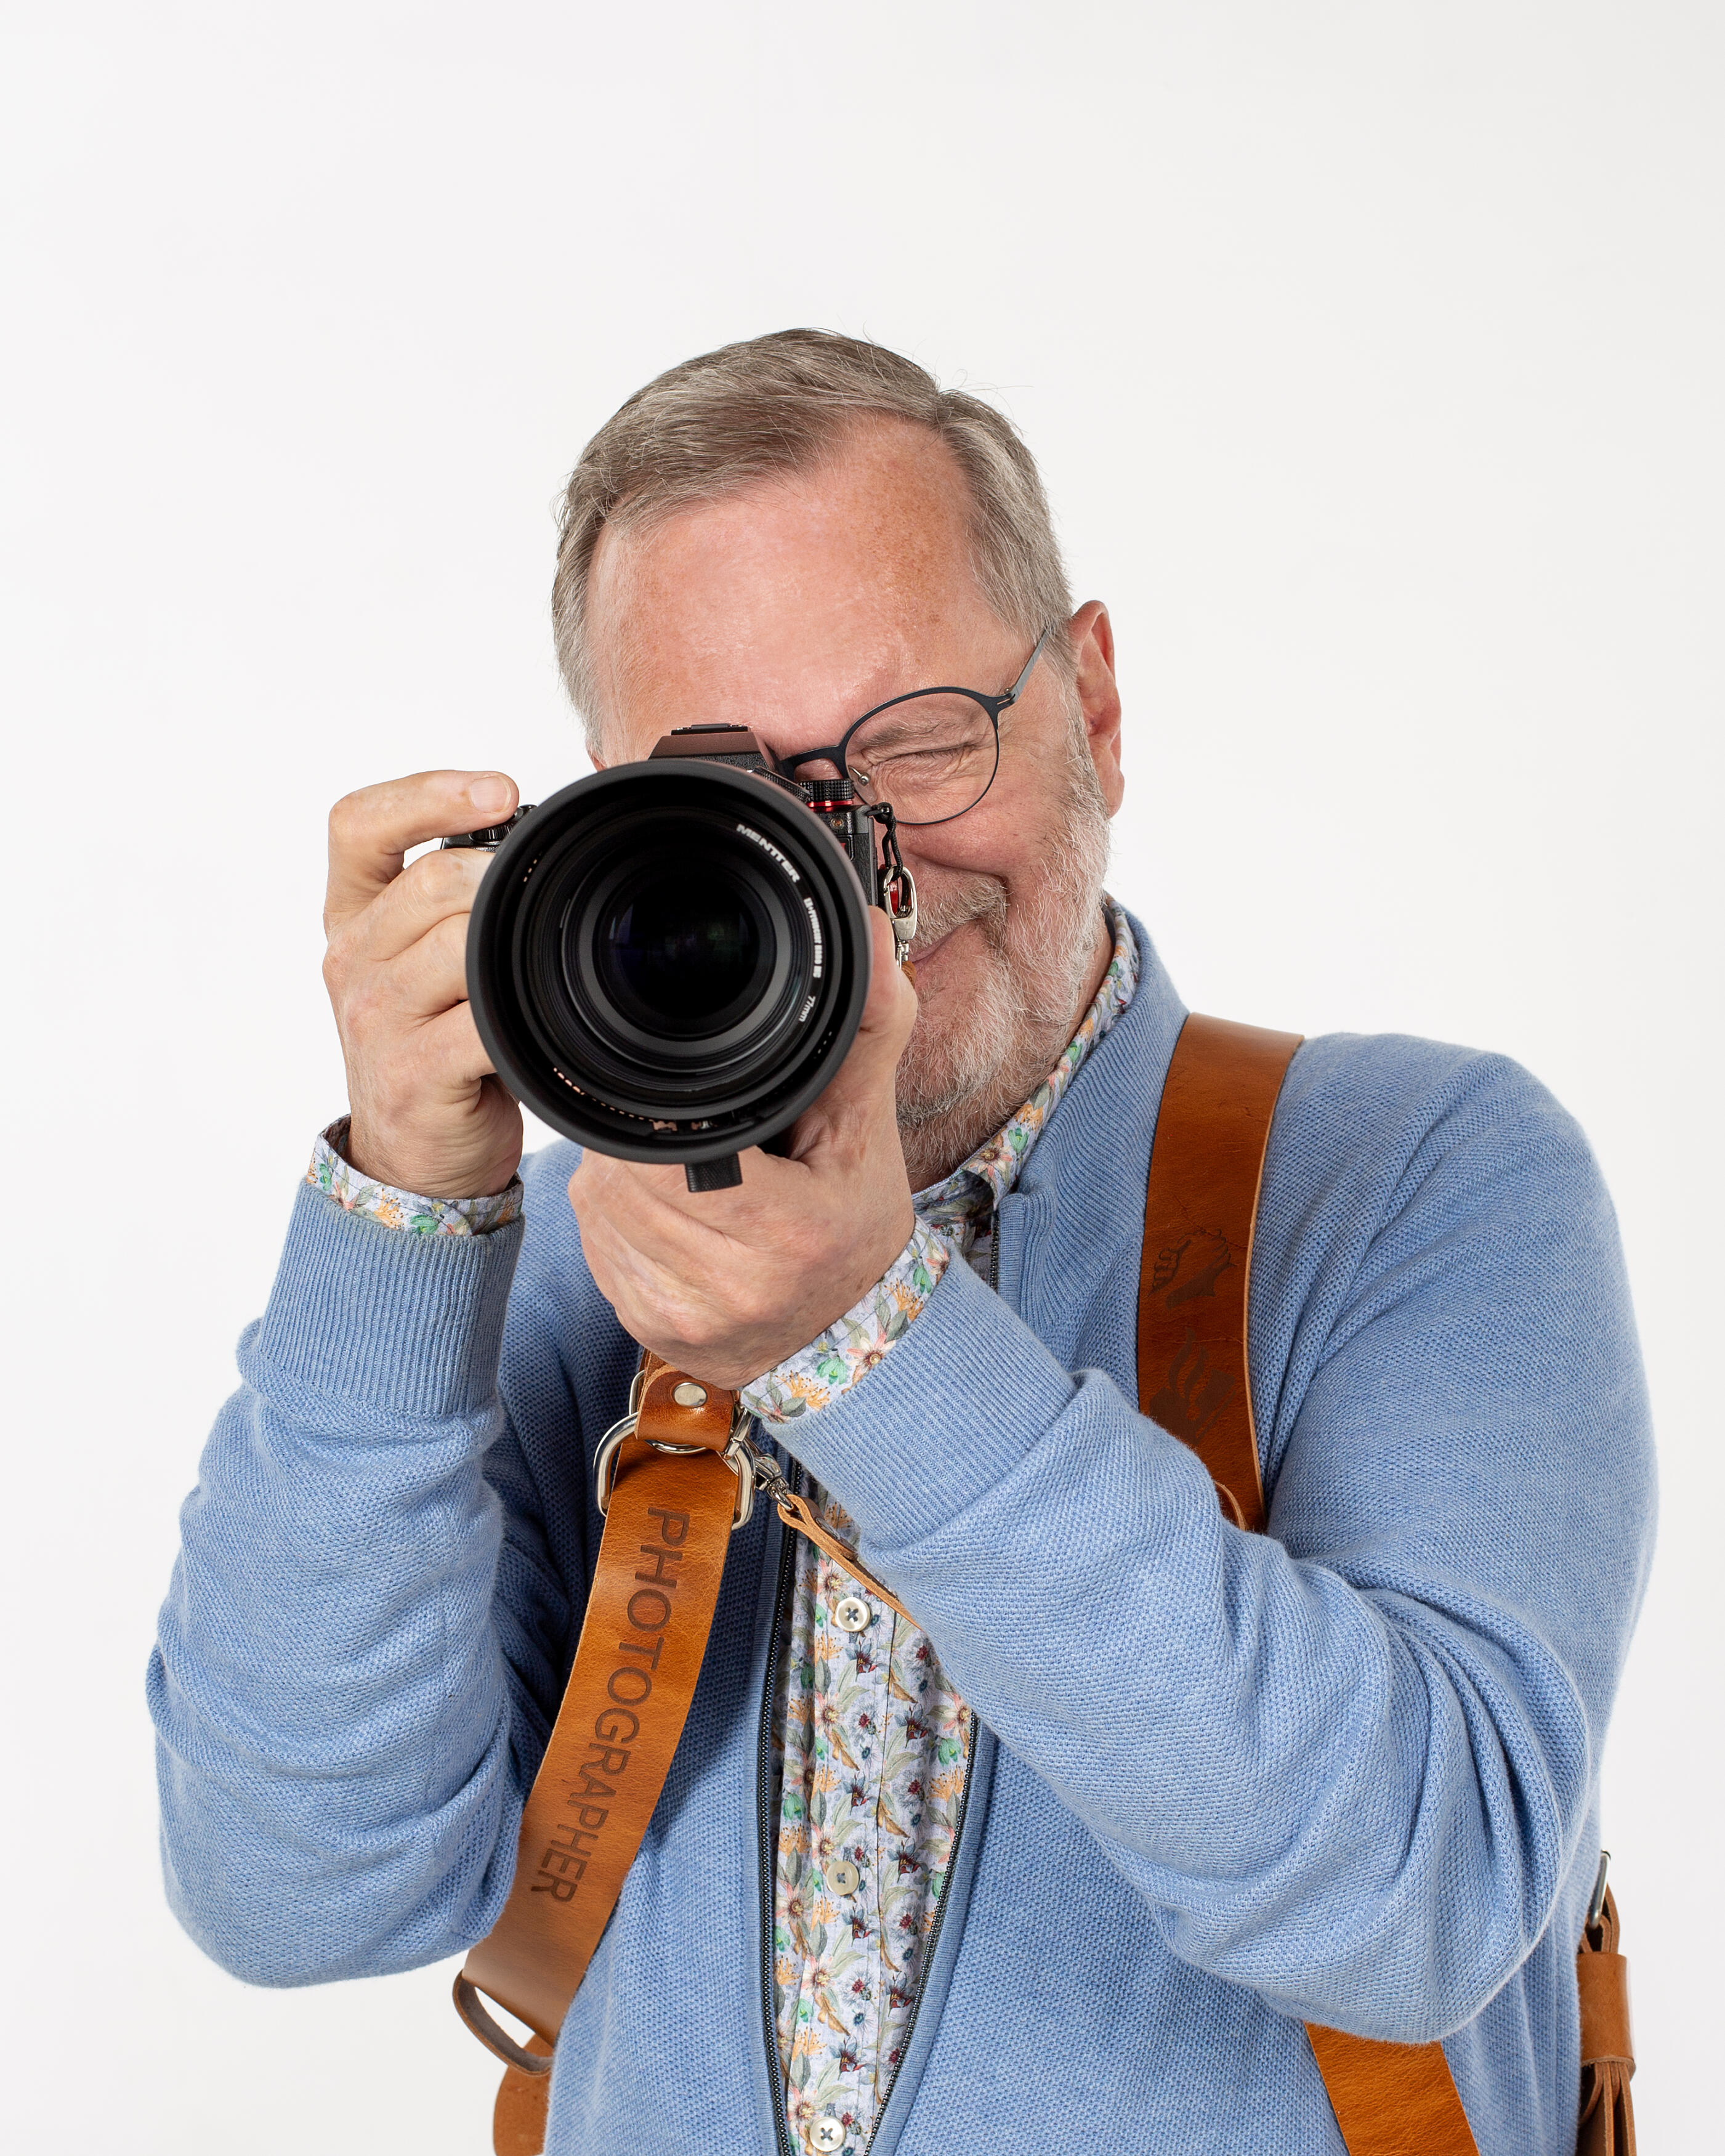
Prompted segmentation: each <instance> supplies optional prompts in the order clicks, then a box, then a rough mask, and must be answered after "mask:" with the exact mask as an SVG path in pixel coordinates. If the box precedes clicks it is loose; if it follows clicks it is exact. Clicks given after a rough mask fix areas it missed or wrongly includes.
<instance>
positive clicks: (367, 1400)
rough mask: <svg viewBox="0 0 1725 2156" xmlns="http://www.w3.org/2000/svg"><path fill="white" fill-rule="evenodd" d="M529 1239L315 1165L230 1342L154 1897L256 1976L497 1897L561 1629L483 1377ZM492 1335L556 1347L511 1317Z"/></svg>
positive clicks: (337, 1954) (209, 1464)
mask: <svg viewBox="0 0 1725 2156" xmlns="http://www.w3.org/2000/svg"><path fill="white" fill-rule="evenodd" d="M522 1233H523V1229H522V1225H521V1224H520V1222H519V1221H517V1222H516V1223H514V1224H511V1225H504V1226H499V1227H497V1228H495V1229H493V1231H492V1232H491V1233H490V1234H489V1235H481V1236H475V1235H405V1234H402V1233H401V1232H399V1231H398V1230H395V1229H391V1228H389V1227H387V1226H384V1225H381V1224H378V1223H377V1222H376V1221H373V1220H371V1219H366V1218H365V1217H364V1216H363V1214H361V1213H357V1212H349V1211H345V1210H343V1209H341V1208H340V1207H338V1206H336V1205H335V1204H331V1203H330V1199H329V1197H328V1196H327V1195H325V1194H324V1193H322V1192H321V1191H320V1190H319V1189H317V1188H315V1187H311V1186H308V1187H306V1188H302V1189H301V1191H300V1193H299V1198H298V1200H297V1203H296V1206H295V1210H294V1219H293V1223H292V1226H291V1229H290V1231H289V1237H288V1242H287V1246H286V1250H285V1251H284V1255H283V1259H282V1262H281V1267H280V1270H279V1274H278V1276H277V1279H276V1282H275V1286H274V1291H273V1292H272V1294H271V1296H270V1299H269V1307H268V1309H267V1311H266V1312H265V1314H264V1317H263V1319H262V1321H261V1322H259V1323H258V1324H256V1325H253V1327H250V1328H249V1329H248V1332H246V1334H245V1336H244V1337H243V1340H242V1342H241V1347H240V1356H239V1362H240V1373H241V1376H242V1378H243V1383H242V1385H241V1388H240V1389H239V1391H238V1392H237V1393H236V1394H234V1395H233V1398H232V1399H230V1400H229V1401H228V1404H226V1406H225V1407H224V1408H223V1410H222V1412H221V1414H220V1415H219V1416H218V1419H217V1422H216V1426H215V1429H214V1430H213V1432H212V1435H211V1437H210V1440H209V1443H208V1445H207V1448H206V1450H205V1452H204V1455H203V1458H202V1463H201V1466H200V1471H199V1481H198V1485H197V1489H196V1490H195V1491H193V1493H192V1496H191V1497H190V1498H189V1499H188V1500H187V1503H186V1506H185V1508H184V1511H183V1513H182V1548H181V1554H180V1558H179V1560H178V1562H177V1564H176V1566H175V1569H174V1574H173V1579H172V1583H171V1589H170V1592H169V1595H168V1599H167V1601H166V1605H165V1607H164V1609H163V1610H162V1613H161V1626H160V1634H159V1640H158V1645H157V1647H156V1652H155V1654H154V1655H152V1657H151V1664H150V1670H149V1677H148V1691H149V1698H150V1705H151V1713H152V1716H153V1718H154V1720H155V1723H156V1732H157V1758H158V1773H159V1781H160V1789H161V1821H162V1827H161V1833H162V1852H163V1861H164V1867H165V1871H166V1881H167V1887H168V1894H169V1898H170V1900H171V1902H172V1904H173V1907H174V1908H175V1911H176V1912H177V1915H178V1916H179V1917H180V1919H181V1921H182V1923H183V1924H184V1925H185V1927H186V1928H187V1931H188V1932H190V1933H191V1934H192V1937H193V1938H195V1939H196V1940H197V1943H198V1944H199V1945H200V1946H202V1948H204V1949H205V1951H206V1952H207V1953H209V1954H210V1955H211V1956H212V1958H214V1959H216V1960H217V1961H218V1962H219V1963H222V1964H223V1966H224V1967H225V1968H227V1969H230V1970H231V1971H233V1973H234V1974H237V1975H239V1976H243V1977H245V1978H247V1979H250V1980H251V1981H253V1982H257V1983H263V1984H296V1983H307V1982H313V1981H318V1980H322V1979H329V1978H336V1977H349V1976H361V1975H375V1974H382V1973H385V1972H387V1971H390V1970H394V1969H403V1968H408V1967H412V1966H415V1965H417V1964H420V1963H425V1962H427V1961H432V1960H435V1959H437V1958H439V1957H441V1956H443V1955H446V1954H449V1953H454V1952H457V1951H458V1950H459V1949H461V1948H463V1947H465V1946H466V1945H468V1943H471V1942H472V1941H473V1939H475V1938H479V1937H482V1936H483V1935H484V1933H485V1932H486V1931H487V1930H488V1929H489V1928H490V1925H491V1924H492V1922H494V1920H495V1917H496V1916H497V1913H498V1912H499V1909H500V1907H501V1906H502V1901H503V1897H504V1895H505V1893H506V1892H507V1890H508V1885H509V1872H510V1870H511V1868H512V1866H513V1859H514V1840H515V1832H516V1826H517V1823H518V1821H519V1817H520V1804H521V1792H522V1789H523V1787H524V1785H525V1781H526V1780H527V1779H528V1778H529V1777H530V1774H531V1771H532V1768H533V1766H534V1765H535V1763H536V1760H537V1758H538V1754H539V1752H540V1749H542V1748H543V1743H544V1738H545V1730H546V1728H547V1727H548V1726H549V1721H550V1717H551V1716H552V1715H554V1714H555V1704H556V1697H557V1686H558V1682H559V1679H560V1655H561V1654H562V1651H563V1648H562V1642H563V1640H564V1639H565V1637H566V1632H567V1630H568V1625H569V1589H568V1588H567V1587H566V1585H565V1584H563V1582H562V1581H561V1580H560V1578H559V1577H558V1574H557V1571H556V1568H555V1567H554V1566H553V1565H552V1564H551V1563H550V1561H549V1559H548V1558H547V1556H546V1553H545V1547H544V1543H543V1538H542V1537H541V1534H540V1528H539V1524H538V1518H537V1507H536V1501H535V1493H534V1490H533V1486H532V1478H531V1476H530V1474H529V1472H528V1471H527V1468H526V1466H525V1459H524V1455H523V1454H522V1451H521V1448H520V1445H519V1444H518V1442H517V1439H516V1433H515V1430H514V1426H513V1424H512V1421H511V1418H510V1416H509V1413H508V1411H507V1409H506V1408H505V1406H504V1399H505V1397H506V1396H508V1395H509V1392H510V1390H511V1388H510V1387H509V1384H508V1383H505V1384H504V1387H503V1388H502V1389H501V1390H500V1389H499V1355H500V1353H501V1352H502V1350H503V1348H504V1314H505V1307H506V1304H507V1302H508V1299H509V1289H510V1283H511V1278H512V1276H513V1274H514V1268H515V1262H516V1257H517V1254H518V1252H519V1250H520V1242H521V1237H522ZM509 1357H510V1358H511V1359H512V1361H513V1363H514V1365H515V1370H516V1376H517V1378H518V1380H519V1379H520V1378H521V1376H522V1373H523V1370H524V1368H525V1370H526V1373H527V1375H528V1376H529V1378H530V1377H531V1375H532V1369H531V1366H533V1365H534V1364H535V1363H551V1362H554V1361H555V1347H554V1345H553V1343H552V1342H550V1340H549V1339H547V1338H540V1337H535V1335H533V1334H532V1332H530V1331H527V1332H523V1331H522V1329H521V1328H520V1327H519V1326H516V1325H514V1324H512V1326H511V1338H510V1342H509ZM553 1374H554V1375H555V1373H553ZM517 1389H519V1386H518V1388H517ZM530 1389H531V1388H530ZM544 1391H545V1388H544V1387H543V1386H540V1388H539V1393H540V1396H543V1394H544ZM572 1414H573V1407H572V1404H571V1415H572ZM577 1441H578V1440H577ZM499 1492H501V1493H502V1494H501V1496H500V1495H499Z"/></svg>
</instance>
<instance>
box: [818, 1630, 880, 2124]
mask: <svg viewBox="0 0 1725 2156" xmlns="http://www.w3.org/2000/svg"><path fill="white" fill-rule="evenodd" d="M873 1620H874V1612H873V1610H872V1609H870V1608H869V1606H868V1604H867V1603H866V1602H865V1601H864V1600H863V1599H862V1596H861V1595H860V1594H846V1595H842V1596H841V1597H840V1598H839V1599H838V1600H837V1602H835V1603H834V1604H833V1605H832V1621H833V1623H834V1624H835V1625H837V1627H838V1629H839V1630H840V1631H841V1632H862V1631H865V1630H867V1629H868V1626H869V1625H871V1624H872V1623H873ZM822 2145H823V2146H829V2145H830V2146H831V2147H832V2148H837V2146H838V2143H837V2142H836V2141H835V2142H832V2143H830V2144H828V2143H823V2144H822Z"/></svg>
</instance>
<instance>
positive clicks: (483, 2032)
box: [455, 1976, 551, 2074]
mask: <svg viewBox="0 0 1725 2156" xmlns="http://www.w3.org/2000/svg"><path fill="white" fill-rule="evenodd" d="M455 2010H456V2012H457V2013H458V2015H460V2016H461V2018H462V2020H463V2021H465V2022H466V2024H467V2025H468V2028H469V2029H471V2030H473V2034H474V2035H476V2036H477V2037H478V2038H479V2041H480V2042H481V2043H482V2044H483V2045H484V2046H485V2048H486V2050H487V2051H492V2052H494V2053H495V2054H496V2056H498V2057H499V2059H501V2060H502V2061H503V2062H504V2065H505V2066H514V2067H515V2068H517V2069H518V2070H519V2071H520V2072H522V2073H524V2074H548V2073H550V2071H551V2060H550V2053H549V2052H547V2053H545V2056H543V2057H541V2056H540V2054H539V2053H538V2052H536V2051H529V2050H528V2049H527V2048H526V2046H525V2045H522V2044H518V2043H517V2042H516V2041H515V2040H514V2037H513V2036H512V2035H510V2034H509V2030H507V2029H505V2028H504V2025H503V2024H502V2023H501V2022H500V2021H494V2020H493V2019H492V2018H491V2015H489V2013H488V2012H487V2011H486V2009H485V2005H484V1993H483V1992H482V1991H480V1990H479V1988H478V1986H477V1985H476V1984H472V1983H470V1982H469V1981H468V1979H467V1978H466V1977H465V1976H458V1977H457V1978H456V1979H455Z"/></svg>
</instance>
